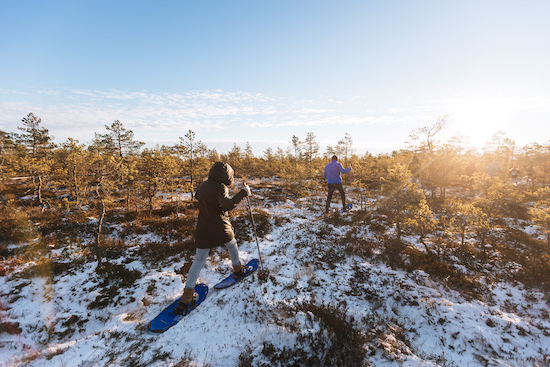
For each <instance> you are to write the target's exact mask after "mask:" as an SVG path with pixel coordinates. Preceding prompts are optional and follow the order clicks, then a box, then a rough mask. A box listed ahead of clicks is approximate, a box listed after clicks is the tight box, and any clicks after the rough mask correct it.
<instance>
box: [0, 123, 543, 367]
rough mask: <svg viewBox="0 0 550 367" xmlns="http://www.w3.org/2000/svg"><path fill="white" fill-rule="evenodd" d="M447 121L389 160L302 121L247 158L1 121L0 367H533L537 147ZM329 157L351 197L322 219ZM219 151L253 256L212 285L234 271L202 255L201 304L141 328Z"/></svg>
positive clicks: (172, 274) (169, 283) (164, 286)
mask: <svg viewBox="0 0 550 367" xmlns="http://www.w3.org/2000/svg"><path fill="white" fill-rule="evenodd" d="M445 122H446V117H442V118H440V119H439V120H438V121H436V122H435V123H433V124H432V125H428V126H426V127H425V128H421V129H417V130H413V131H411V134H410V141H409V142H408V148H407V149H403V150H400V151H394V152H391V153H388V154H378V155H373V154H369V153H368V152H366V153H364V152H356V151H355V149H354V146H353V139H354V138H355V137H352V136H349V135H348V134H345V135H344V134H342V135H344V136H342V137H339V138H338V139H336V140H335V142H334V145H333V146H329V147H326V150H325V151H321V149H320V147H319V144H318V143H317V142H316V139H315V135H314V133H310V134H308V135H307V137H305V138H304V139H303V140H302V139H301V138H299V137H296V136H289V141H290V142H291V145H290V148H288V149H286V150H284V149H282V148H278V149H267V150H266V151H265V152H263V153H262V154H261V155H254V154H253V153H252V150H251V148H250V146H249V145H247V146H246V147H239V146H237V145H235V146H234V147H233V149H232V150H231V151H229V152H227V153H219V152H217V151H215V150H211V149H209V148H208V147H207V146H206V145H204V144H203V143H201V141H200V140H199V137H197V136H196V135H195V133H194V132H193V131H188V132H187V133H184V134H182V136H181V137H180V144H178V145H176V146H172V147H167V146H162V147H160V146H158V147H155V148H144V146H143V144H142V143H140V142H139V141H138V140H137V139H136V138H135V137H134V135H133V132H132V131H131V130H129V129H127V128H125V127H124V125H123V123H121V122H120V121H115V122H114V123H113V124H112V125H109V126H105V130H104V131H101V132H97V133H96V134H95V137H90V139H91V143H90V144H88V145H86V144H82V143H80V142H78V141H76V140H74V139H68V140H67V141H65V142H57V143H56V144H54V140H53V137H51V136H50V135H49V133H48V129H47V126H43V124H42V122H41V120H40V118H39V117H38V116H35V115H34V114H32V113H31V114H29V115H28V116H27V117H25V118H23V120H22V123H21V124H20V126H18V129H17V131H12V132H3V131H0V138H1V141H0V154H1V156H0V178H1V181H0V218H1V220H0V255H1V258H0V259H1V262H0V317H1V320H0V365H2V366H33V367H34V366H82V367H85V366H239V367H245V366H460V367H462V366H549V365H550V317H549V316H550V314H549V311H550V188H549V187H548V185H549V183H550V144H549V143H546V144H537V143H533V144H530V145H528V146H522V147H520V146H516V144H515V142H514V140H513V137H508V136H506V135H505V134H504V133H502V132H496V133H495V135H494V138H493V140H492V141H489V142H487V144H486V146H485V147H483V149H473V148H472V147H469V145H468V143H467V141H466V140H465V139H464V137H462V136H460V135H459V136H455V137H453V138H452V139H449V140H448V141H441V140H440V138H439V133H440V131H441V130H442V129H444V127H445ZM340 138H341V140H339V139H340ZM357 138H360V137H357ZM334 154H336V155H337V156H338V157H339V161H340V162H341V163H342V164H343V165H344V167H348V166H351V167H352V170H351V172H350V173H348V174H346V175H344V176H343V179H344V188H345V191H346V199H347V202H348V203H350V204H352V209H351V210H350V211H347V212H343V213H341V212H339V211H335V212H334V213H330V214H325V213H324V207H325V201H326V197H327V188H326V182H325V180H324V179H323V175H322V173H323V167H324V165H325V164H327V163H328V162H329V161H330V158H331V156H332V155H334ZM216 161H223V162H227V163H229V164H230V165H231V166H232V167H233V168H234V170H235V177H236V182H235V185H234V187H232V188H230V191H231V193H232V195H234V194H235V193H236V192H238V190H240V189H241V187H242V184H243V183H244V182H247V183H248V184H249V185H250V187H251V190H252V196H251V197H250V207H249V204H248V202H247V201H243V202H241V204H240V205H239V206H238V207H237V208H236V209H235V210H233V211H232V212H231V218H232V224H233V227H234V229H235V234H236V237H237V243H238V245H239V250H240V254H241V257H242V259H243V260H245V261H248V260H250V259H253V258H258V257H261V259H262V266H261V268H260V269H259V270H258V271H256V272H255V273H254V274H253V275H251V276H250V277H248V278H246V279H244V280H243V281H241V282H239V283H237V284H236V285H234V286H232V287H231V288H228V289H223V290H214V289H213V285H214V284H216V283H218V282H219V281H220V280H222V279H223V278H225V277H226V276H227V275H228V274H230V273H231V271H232V270H231V262H230V260H229V258H228V255H227V252H226V250H225V248H223V246H222V247H220V248H217V249H215V250H214V251H211V253H210V256H209V258H208V260H207V263H206V266H205V268H203V269H202V271H201V274H200V278H199V280H200V281H201V282H203V283H205V284H207V285H208V286H209V287H210V288H211V289H210V291H209V293H208V295H207V297H206V299H205V300H204V302H203V303H202V304H200V305H199V307H197V309H195V310H194V311H193V312H192V313H190V314H189V315H188V316H186V317H185V318H184V319H183V320H182V321H180V322H179V323H178V324H176V325H175V326H173V327H172V328H170V329H169V330H167V331H166V332H164V333H161V334H154V333H151V332H149V331H148V323H149V322H150V321H151V319H152V318H154V317H155V316H156V315H157V314H158V313H159V312H160V311H161V310H162V309H164V308H165V307H166V306H167V305H168V304H169V303H170V302H171V301H173V300H174V299H176V298H177V297H178V296H180V295H181V293H182V290H183V282H184V281H185V277H186V274H187V271H188V269H189V267H190V265H191V262H192V260H193V256H194V254H195V248H194V246H193V231H194V226H195V222H196V218H197V215H198V205H197V201H196V200H195V199H194V198H193V193H194V190H195V189H196V187H197V185H198V184H199V183H200V182H201V181H203V180H204V179H205V178H206V177H207V174H208V170H209V168H210V167H211V166H212V164H213V163H214V162H216ZM491 165H492V166H491ZM488 166H491V169H495V171H488ZM514 167H515V168H516V169H517V170H518V171H519V173H518V175H517V177H513V176H512V175H511V169H513V168H514ZM512 172H513V171H512ZM332 207H333V208H335V209H340V207H341V203H340V197H339V195H337V194H336V195H334V197H333V199H332ZM252 219H253V220H252Z"/></svg>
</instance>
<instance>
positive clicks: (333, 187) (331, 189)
mask: <svg viewBox="0 0 550 367" xmlns="http://www.w3.org/2000/svg"><path fill="white" fill-rule="evenodd" d="M334 190H338V191H340V197H341V198H342V209H344V210H346V194H345V193H344V186H342V184H341V183H337V184H328V196H327V205H326V206H325V212H328V209H329V208H330V201H331V200H332V194H333V193H334Z"/></svg>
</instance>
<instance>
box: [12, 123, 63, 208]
mask: <svg viewBox="0 0 550 367" xmlns="http://www.w3.org/2000/svg"><path fill="white" fill-rule="evenodd" d="M22 122H23V126H18V127H17V128H18V129H19V130H21V131H23V132H22V133H21V134H17V135H16V136H17V140H18V142H19V143H20V144H21V145H22V146H23V147H24V148H25V152H24V154H23V155H22V156H21V157H20V164H21V167H22V168H23V170H24V171H26V172H27V173H28V174H29V175H30V176H31V178H32V183H33V189H34V194H35V195H36V197H37V201H38V203H39V204H40V206H41V207H42V210H44V209H45V205H46V202H45V200H44V197H43V195H42V194H43V189H44V186H45V184H46V182H45V181H46V180H47V178H48V174H49V173H50V170H51V165H52V156H51V152H52V150H53V148H54V147H55V146H54V144H53V143H52V142H51V140H52V139H53V137H52V136H50V134H49V132H48V129H46V128H44V127H42V126H41V123H42V119H40V118H38V117H36V116H35V115H34V114H33V113H29V114H28V115H27V117H25V118H23V119H22Z"/></svg>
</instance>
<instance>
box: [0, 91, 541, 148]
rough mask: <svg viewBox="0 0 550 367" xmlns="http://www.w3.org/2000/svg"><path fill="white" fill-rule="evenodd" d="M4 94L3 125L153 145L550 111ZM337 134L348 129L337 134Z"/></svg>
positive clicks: (239, 95)
mask: <svg viewBox="0 0 550 367" xmlns="http://www.w3.org/2000/svg"><path fill="white" fill-rule="evenodd" d="M0 97H2V98H1V99H2V102H0V112H1V113H0V130H3V131H9V132H15V131H17V126H18V125H20V123H21V119H22V118H23V117H25V116H26V115H27V114H28V113H30V112H33V113H35V115H37V116H39V117H40V118H42V122H43V125H44V126H45V127H46V128H48V129H49V130H50V133H51V134H52V135H53V136H54V137H55V139H56V141H57V142H62V141H64V140H66V139H67V138H68V137H72V138H75V139H78V140H79V141H81V142H83V143H87V142H89V141H91V140H92V139H93V137H94V133H104V132H105V125H110V124H111V123H112V122H113V121H114V120H120V121H121V122H122V123H123V124H124V126H125V127H126V128H128V129H131V130H133V131H134V133H135V137H136V139H139V140H142V141H145V142H146V143H147V144H150V145H155V144H157V143H162V144H164V143H170V142H172V143H175V142H177V141H178V137H179V136H183V134H185V132H186V131H187V130H193V131H195V132H197V134H198V135H199V136H201V139H203V140H209V139H210V140H212V141H218V140H224V141H225V140H228V141H229V140H232V139H233V140H239V141H259V140H262V141H269V140H271V141H289V140H290V137H292V135H293V134H301V135H304V136H305V134H306V132H309V131H312V132H315V133H316V134H317V135H318V137H319V140H320V141H325V142H327V144H334V143H335V142H333V141H332V140H335V139H336V140H337V139H340V138H341V137H343V135H344V132H345V133H350V134H351V135H352V136H353V137H355V138H356V141H361V142H364V144H366V145H371V146H376V145H380V144H393V142H401V141H403V140H404V139H406V137H407V135H408V133H409V132H410V131H411V130H412V129H413V128H417V127H421V126H427V125H429V124H431V123H433V122H435V120H436V119H437V118H438V117H439V116H441V115H443V114H456V119H455V120H456V121H457V124H456V127H457V129H458V128H461V129H462V132H463V133H466V134H468V133H472V132H473V133H475V132H476V131H477V132H478V135H480V134H481V132H482V131H481V129H479V128H478V127H479V125H480V124H481V123H483V124H484V126H486V130H487V132H485V131H483V133H487V134H488V130H489V129H492V132H494V131H496V130H498V127H499V126H502V125H503V120H502V119H503V118H504V117H503V116H504V115H505V114H506V113H510V111H520V110H521V111H523V112H525V111H530V110H537V111H545V112H546V113H547V112H548V110H549V109H550V98H549V97H548V96H531V97H513V96H500V97H499V96H490V95H489V96H485V97H483V98H481V97H479V96H477V97H476V96H468V95H455V96H451V97H446V98H441V99H440V100H439V101H436V100H429V101H421V100H414V99H411V100H408V101H407V102H406V104H403V105H401V106H375V107H376V108H373V106H372V105H371V104H369V100H368V98H365V97H361V96H355V97H351V98H348V99H335V98H324V99H291V98H285V97H278V96H268V95H264V94H261V93H248V92H228V91H222V90H206V91H190V92H186V93H181V94H178V93H150V92H130V93H129V92H123V91H100V90H84V89H78V90H53V89H45V90H40V91H34V92H28V91H25V92H21V91H12V90H6V89H0ZM478 97H479V98H478ZM502 106H504V107H502ZM499 108H500V110H501V112H502V111H505V112H506V113H498V119H493V120H494V121H496V125H495V126H489V124H488V120H487V119H488V118H489V117H490V116H491V114H495V115H496V113H495V111H497V110H499ZM480 118H481V119H485V120H487V121H485V120H480ZM498 124H500V125H498ZM506 126H507V127H508V126H510V124H508V125H506ZM495 127H496V129H495ZM474 129H477V130H476V131H474ZM524 130H525V129H524ZM335 134H340V135H341V136H338V137H335ZM518 134H519V133H518ZM484 138H485V137H484ZM533 140H535V139H533ZM384 142H387V143H384Z"/></svg>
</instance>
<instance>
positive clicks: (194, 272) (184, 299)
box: [174, 248, 210, 314]
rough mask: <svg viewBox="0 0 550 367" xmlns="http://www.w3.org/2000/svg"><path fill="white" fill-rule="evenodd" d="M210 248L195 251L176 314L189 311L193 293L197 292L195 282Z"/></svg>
mask: <svg viewBox="0 0 550 367" xmlns="http://www.w3.org/2000/svg"><path fill="white" fill-rule="evenodd" d="M209 252H210V250H209V249H204V248H198V249H197V251H196V253H195V259H194V260H193V264H192V265H191V268H190V269H189V272H188V273H187V280H186V281H185V286H184V288H183V295H182V296H181V299H180V301H179V302H178V306H177V307H176V309H175V310H174V313H176V314H184V313H185V312H187V311H186V310H187V306H188V305H189V304H190V303H191V302H192V301H193V295H194V294H195V284H196V283H197V279H199V273H200V271H201V269H202V267H203V266H204V263H205V262H206V258H207V257H208V253H209Z"/></svg>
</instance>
